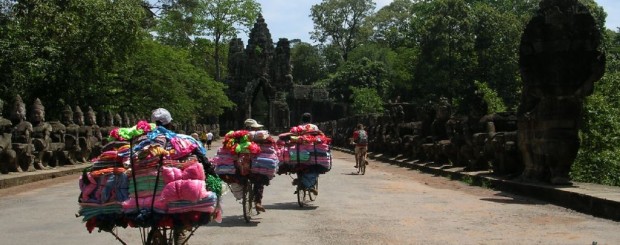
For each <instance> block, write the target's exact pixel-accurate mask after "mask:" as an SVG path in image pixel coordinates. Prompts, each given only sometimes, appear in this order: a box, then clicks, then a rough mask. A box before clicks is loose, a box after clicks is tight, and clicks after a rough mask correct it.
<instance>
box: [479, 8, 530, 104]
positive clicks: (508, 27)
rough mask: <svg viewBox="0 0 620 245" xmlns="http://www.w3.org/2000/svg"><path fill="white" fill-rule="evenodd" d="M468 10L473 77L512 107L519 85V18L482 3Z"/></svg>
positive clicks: (521, 24)
mask: <svg viewBox="0 0 620 245" xmlns="http://www.w3.org/2000/svg"><path fill="white" fill-rule="evenodd" d="M472 10H473V30H472V31H473V33H474V35H475V46H474V49H475V52H476V64H477V66H476V68H475V72H474V74H475V75H474V76H475V79H476V80H478V81H481V82H484V83H487V84H488V86H489V87H490V88H491V89H493V90H495V91H497V92H498V95H499V96H500V98H501V99H502V100H503V101H504V102H505V103H506V104H508V106H509V107H510V108H516V106H517V104H518V101H519V92H518V91H519V88H520V85H521V79H520V74H519V67H518V53H517V50H518V48H519V44H520V42H521V33H522V32H523V28H524V25H523V22H522V21H521V20H520V19H519V17H518V16H515V15H514V14H513V13H511V12H500V11H499V10H498V9H497V8H495V7H493V6H491V5H489V4H485V3H479V4H475V5H474V6H473V9H472Z"/></svg>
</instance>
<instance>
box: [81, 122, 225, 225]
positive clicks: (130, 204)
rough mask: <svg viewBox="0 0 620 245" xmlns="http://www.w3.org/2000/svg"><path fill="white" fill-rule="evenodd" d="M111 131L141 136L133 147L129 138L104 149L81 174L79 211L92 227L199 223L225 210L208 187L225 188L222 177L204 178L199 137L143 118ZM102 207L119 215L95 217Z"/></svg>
mask: <svg viewBox="0 0 620 245" xmlns="http://www.w3.org/2000/svg"><path fill="white" fill-rule="evenodd" d="M110 136H111V137H112V138H113V139H114V140H117V141H118V140H121V141H124V140H134V142H136V141H137V142H136V144H135V145H134V146H133V148H131V149H129V148H130V147H129V145H128V144H127V145H123V146H122V147H120V148H119V149H115V150H114V151H106V152H104V153H102V154H101V156H99V157H98V158H95V159H94V160H93V166H92V167H90V168H89V169H88V171H85V173H84V175H83V176H82V178H81V180H80V188H81V189H82V195H81V198H80V202H81V203H80V206H81V209H80V214H81V215H83V216H84V220H85V221H88V222H87V228H88V229H89V231H92V229H93V228H94V227H99V228H100V229H102V228H103V229H104V230H111V229H112V228H114V227H115V226H118V225H122V226H123V227H126V226H127V225H129V226H143V227H152V226H153V225H155V226H167V227H170V226H173V225H174V226H177V225H182V226H184V227H187V226H197V225H203V224H206V223H208V222H209V221H210V219H211V216H212V214H216V215H218V214H221V210H220V209H219V207H218V205H217V203H218V194H217V193H215V192H212V191H210V190H214V191H217V192H218V193H219V192H221V182H220V181H221V180H219V178H216V177H215V178H213V177H212V176H210V177H209V179H208V181H207V182H205V179H206V176H205V169H204V166H203V165H202V163H201V162H200V161H199V160H198V157H197V156H200V155H204V154H206V150H205V149H204V147H202V146H201V145H200V144H199V143H198V142H197V141H196V140H195V139H193V138H192V137H190V136H187V135H182V134H176V133H174V132H172V131H169V130H167V129H165V128H163V127H155V125H154V124H148V123H146V122H143V121H141V122H139V123H138V125H136V126H134V127H133V128H128V129H127V128H122V129H116V130H113V132H111V133H110ZM197 151H198V153H196V152H197ZM196 154H200V155H196ZM119 166H120V167H119ZM207 184H208V186H207ZM220 194H221V193H220ZM97 205H98V206H97ZM94 207H98V210H95V209H94ZM101 213H113V214H115V215H116V216H115V217H113V218H110V217H102V220H104V219H103V218H105V220H106V221H109V223H105V224H103V223H101V222H96V220H93V218H97V217H100V216H101V215H100V214H101ZM120 221H124V222H125V223H124V224H122V223H121V222H120Z"/></svg>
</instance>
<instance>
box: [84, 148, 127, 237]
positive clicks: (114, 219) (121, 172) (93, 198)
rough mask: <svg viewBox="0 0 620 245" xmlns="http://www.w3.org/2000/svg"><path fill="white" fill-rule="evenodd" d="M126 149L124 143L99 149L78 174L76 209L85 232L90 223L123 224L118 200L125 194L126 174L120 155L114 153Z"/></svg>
mask: <svg viewBox="0 0 620 245" xmlns="http://www.w3.org/2000/svg"><path fill="white" fill-rule="evenodd" d="M128 149H129V146H128V145H127V146H121V147H120V148H117V149H112V150H109V151H106V152H104V153H102V154H101V155H100V156H99V157H98V158H95V159H93V160H92V166H91V167H88V168H86V169H85V170H84V172H83V173H82V175H81V176H80V180H79V186H80V191H81V194H80V198H79V205H80V209H79V211H78V213H79V214H80V215H81V216H83V218H82V220H83V221H85V222H87V228H88V231H89V232H92V230H93V229H94V227H100V228H101V229H103V230H107V231H109V230H111V229H112V228H113V227H114V226H115V225H116V224H119V225H123V224H122V221H120V219H119V217H121V214H122V206H121V203H122V202H123V201H124V200H126V199H127V197H128V178H127V175H126V174H125V171H126V168H125V167H124V166H123V158H121V157H118V153H119V152H124V151H127V150H128Z"/></svg>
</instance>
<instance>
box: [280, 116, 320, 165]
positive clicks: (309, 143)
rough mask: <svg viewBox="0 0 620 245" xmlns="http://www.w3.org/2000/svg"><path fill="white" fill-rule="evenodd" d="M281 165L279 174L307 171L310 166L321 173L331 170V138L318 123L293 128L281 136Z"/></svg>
mask: <svg viewBox="0 0 620 245" xmlns="http://www.w3.org/2000/svg"><path fill="white" fill-rule="evenodd" d="M279 138H280V140H279V141H278V142H277V143H278V145H280V152H279V154H278V156H279V158H280V166H279V169H278V174H286V173H297V172H305V171H306V170H308V169H309V168H312V169H316V170H317V171H318V172H319V173H326V172H328V171H329V170H331V163H332V157H331V150H330V146H329V144H331V138H329V137H327V136H325V135H324V134H323V132H321V131H320V130H319V129H318V127H316V125H313V124H305V125H300V126H296V127H293V128H291V130H290V133H284V134H281V135H280V136H279Z"/></svg>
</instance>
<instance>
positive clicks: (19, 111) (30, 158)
mask: <svg viewBox="0 0 620 245" xmlns="http://www.w3.org/2000/svg"><path fill="white" fill-rule="evenodd" d="M11 121H12V123H13V131H12V136H11V141H12V148H13V150H15V153H16V155H17V163H18V168H14V166H10V167H12V169H10V171H14V172H21V171H34V170H35V169H34V166H33V163H34V155H32V145H31V142H30V140H31V136H32V131H33V129H32V124H31V123H30V122H28V121H26V104H24V102H23V101H22V98H21V97H20V96H19V95H17V96H15V102H14V104H13V110H11Z"/></svg>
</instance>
